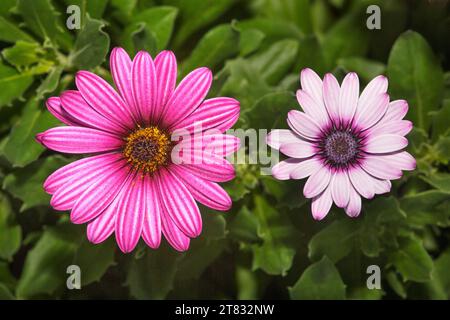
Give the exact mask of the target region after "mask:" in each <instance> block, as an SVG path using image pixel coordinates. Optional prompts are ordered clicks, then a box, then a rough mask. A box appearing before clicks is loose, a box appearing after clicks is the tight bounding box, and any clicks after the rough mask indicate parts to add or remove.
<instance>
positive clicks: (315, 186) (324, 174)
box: [303, 166, 331, 198]
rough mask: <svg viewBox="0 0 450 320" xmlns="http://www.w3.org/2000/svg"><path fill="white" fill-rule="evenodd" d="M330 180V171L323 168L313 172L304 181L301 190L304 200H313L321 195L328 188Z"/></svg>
mask: <svg viewBox="0 0 450 320" xmlns="http://www.w3.org/2000/svg"><path fill="white" fill-rule="evenodd" d="M330 180H331V172H330V169H328V168H327V167H325V166H323V167H321V168H320V169H319V170H317V171H316V172H314V173H313V174H312V175H311V176H310V177H309V178H308V180H307V181H306V183H305V187H304V188H303V194H304V195H305V197H306V198H313V197H315V196H318V195H319V194H320V193H322V191H323V190H325V188H326V187H327V186H328V184H329V183H330Z"/></svg>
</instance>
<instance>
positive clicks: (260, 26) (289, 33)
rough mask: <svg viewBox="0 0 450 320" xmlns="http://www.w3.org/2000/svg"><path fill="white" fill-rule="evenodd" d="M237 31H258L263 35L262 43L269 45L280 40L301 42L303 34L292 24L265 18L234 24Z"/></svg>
mask: <svg viewBox="0 0 450 320" xmlns="http://www.w3.org/2000/svg"><path fill="white" fill-rule="evenodd" d="M235 26H236V28H237V29H238V30H241V32H242V31H244V30H259V31H261V32H262V33H264V35H265V38H264V43H263V46H265V45H266V44H271V43H273V42H276V41H278V40H282V39H295V40H297V41H298V40H301V39H302V38H303V33H302V32H301V31H300V29H299V28H298V27H297V26H295V25H294V24H292V23H290V22H288V21H283V20H271V19H267V18H254V19H248V20H242V21H238V22H236V23H235Z"/></svg>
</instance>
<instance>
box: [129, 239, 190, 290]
mask: <svg viewBox="0 0 450 320" xmlns="http://www.w3.org/2000/svg"><path fill="white" fill-rule="evenodd" d="M181 257H182V254H181V253H179V252H176V251H175V250H174V249H172V248H167V246H166V247H164V248H159V249H158V250H155V251H152V250H149V249H147V250H146V251H145V255H144V256H143V257H140V258H135V259H133V260H132V262H131V265H130V268H129V270H128V277H127V284H128V285H129V286H130V292H131V295H132V296H133V297H135V298H137V299H164V298H165V297H166V296H167V294H168V293H169V292H170V291H171V290H172V288H173V282H174V279H175V274H176V271H177V264H178V261H179V259H180V258H181Z"/></svg>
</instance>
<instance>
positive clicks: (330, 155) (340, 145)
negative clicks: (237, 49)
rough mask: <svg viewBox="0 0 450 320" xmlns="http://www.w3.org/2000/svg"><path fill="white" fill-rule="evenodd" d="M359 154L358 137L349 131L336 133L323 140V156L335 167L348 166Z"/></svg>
mask: <svg viewBox="0 0 450 320" xmlns="http://www.w3.org/2000/svg"><path fill="white" fill-rule="evenodd" d="M358 152H359V142H358V139H357V137H355V136H354V135H353V134H352V133H350V132H348V131H334V132H331V133H330V134H328V135H327V136H326V137H325V138H324V140H323V155H324V156H325V158H326V160H327V162H328V163H330V164H331V165H334V166H346V165H347V164H349V163H351V162H353V161H354V160H355V159H356V157H357V155H358Z"/></svg>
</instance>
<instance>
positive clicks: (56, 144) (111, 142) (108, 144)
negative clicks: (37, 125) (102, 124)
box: [38, 127, 123, 153]
mask: <svg viewBox="0 0 450 320" xmlns="http://www.w3.org/2000/svg"><path fill="white" fill-rule="evenodd" d="M38 140H39V142H40V143H42V144H43V145H44V146H45V147H47V148H48V149H51V150H55V151H59V152H64V153H94V152H103V151H110V150H115V149H118V148H120V147H121V146H122V145H123V140H122V139H120V138H119V137H117V136H116V135H113V134H111V133H107V132H104V131H100V130H96V129H91V128H84V127H56V128H51V129H48V130H47V131H45V132H43V133H40V134H38Z"/></svg>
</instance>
